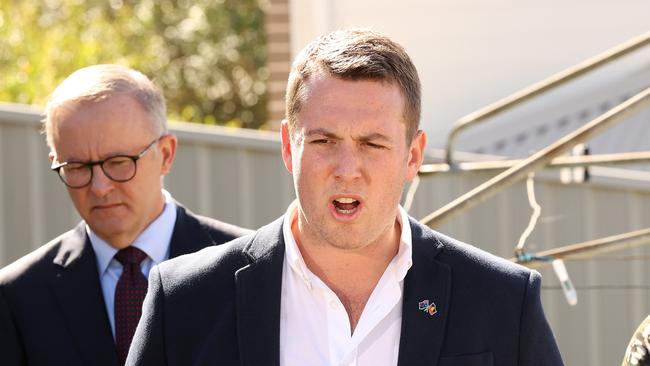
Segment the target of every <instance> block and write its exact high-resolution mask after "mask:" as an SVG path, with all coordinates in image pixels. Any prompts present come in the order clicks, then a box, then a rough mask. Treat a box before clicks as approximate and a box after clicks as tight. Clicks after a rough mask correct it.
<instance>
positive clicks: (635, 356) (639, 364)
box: [621, 315, 650, 366]
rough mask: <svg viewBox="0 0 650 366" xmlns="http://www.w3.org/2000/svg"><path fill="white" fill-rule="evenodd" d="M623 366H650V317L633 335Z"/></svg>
mask: <svg viewBox="0 0 650 366" xmlns="http://www.w3.org/2000/svg"><path fill="white" fill-rule="evenodd" d="M621 366H650V315H648V316H647V317H646V318H645V319H644V320H643V321H642V322H641V324H639V326H638V327H637V328H636V330H635V331H634V334H632V338H631V339H630V343H629V344H628V345H627V348H626V349H625V356H624V357H623V362H622V363H621Z"/></svg>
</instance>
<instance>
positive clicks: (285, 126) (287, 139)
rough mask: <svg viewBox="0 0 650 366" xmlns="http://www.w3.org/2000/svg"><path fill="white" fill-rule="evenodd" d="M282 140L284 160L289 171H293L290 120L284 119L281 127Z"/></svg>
mask: <svg viewBox="0 0 650 366" xmlns="http://www.w3.org/2000/svg"><path fill="white" fill-rule="evenodd" d="M280 132H281V134H280V141H281V142H282V160H283V161H284V166H285V167H286V168H287V170H288V171H289V173H293V161H292V156H291V132H289V121H287V120H286V119H284V120H282V127H281V128H280Z"/></svg>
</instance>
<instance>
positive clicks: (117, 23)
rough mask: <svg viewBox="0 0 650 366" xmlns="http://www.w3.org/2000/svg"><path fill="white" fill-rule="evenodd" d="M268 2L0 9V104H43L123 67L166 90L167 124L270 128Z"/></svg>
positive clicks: (79, 3) (1, 3) (49, 2)
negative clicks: (85, 77) (68, 86)
mask: <svg viewBox="0 0 650 366" xmlns="http://www.w3.org/2000/svg"><path fill="white" fill-rule="evenodd" d="M262 5H263V0H221V1H218V0H217V1H215V0H193V1H190V0H142V1H135V0H110V1H105V0H42V1H22V0H0V100H3V101H9V102H15V103H27V104H41V105H43V104H44V103H45V102H46V100H47V96H48V95H49V93H51V92H52V91H53V90H54V88H55V87H56V85H58V83H59V82H61V81H62V80H63V79H64V78H65V77H66V76H67V75H69V74H70V73H71V72H73V71H74V70H76V69H79V68H81V67H84V66H88V65H92V64H98V63H119V64H123V65H127V66H129V67H132V68H134V69H137V70H140V71H142V72H143V73H145V74H146V75H148V76H149V77H150V78H152V79H153V80H154V82H155V83H156V84H157V85H158V86H160V87H161V89H162V90H163V92H164V93H165V97H166V99H167V108H168V113H169V117H170V118H172V119H180V120H186V121H192V122H200V123H210V124H225V125H231V126H241V127H250V128H256V127H259V126H260V125H261V124H263V123H264V122H265V121H266V86H265V81H266V79H267V78H268V70H267V68H266V35H265V32H264V12H263V10H262Z"/></svg>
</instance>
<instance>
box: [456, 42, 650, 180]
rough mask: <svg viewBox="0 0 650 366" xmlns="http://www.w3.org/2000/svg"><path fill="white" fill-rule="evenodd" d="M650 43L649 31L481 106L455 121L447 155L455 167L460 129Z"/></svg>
mask: <svg viewBox="0 0 650 366" xmlns="http://www.w3.org/2000/svg"><path fill="white" fill-rule="evenodd" d="M648 43H650V32H646V33H644V34H642V35H640V36H637V37H635V38H633V39H631V40H629V41H627V42H625V43H622V44H620V45H618V46H616V47H613V48H611V49H609V50H607V51H605V52H603V53H601V54H599V55H597V56H595V57H592V58H590V59H587V60H585V61H583V62H581V63H579V64H577V65H575V66H573V67H570V68H568V69H566V70H563V71H561V72H559V73H557V74H555V75H553V76H550V77H548V78H546V79H544V80H542V81H540V82H538V83H536V84H533V85H531V86H529V87H527V88H524V89H522V90H520V91H518V92H516V93H514V94H512V95H509V96H507V97H505V98H503V99H501V100H499V101H497V102H495V103H493V104H490V105H488V106H486V107H484V108H481V109H479V110H478V111H476V112H473V113H470V114H468V115H466V116H464V117H462V118H461V119H459V120H458V121H456V123H455V124H454V127H453V128H452V130H451V132H450V133H449V137H448V139H447V154H446V161H447V164H449V165H450V166H452V167H453V166H454V161H453V144H454V142H455V140H456V138H457V137H458V134H460V132H461V131H462V130H464V129H466V128H468V127H470V126H473V125H475V124H477V123H478V122H481V121H483V120H485V119H487V118H489V117H492V116H494V115H496V114H498V113H501V112H503V111H505V110H508V109H510V108H512V107H514V106H516V105H519V104H521V103H523V102H525V101H526V100H529V99H531V98H532V97H534V96H536V95H539V94H542V93H544V92H546V91H547V90H549V89H552V88H554V87H556V86H558V85H561V84H564V83H566V82H569V81H571V80H573V79H576V78H578V77H579V76H582V75H583V74H585V73H587V72H589V71H591V70H593V69H595V68H598V67H599V66H601V65H603V64H606V63H609V62H611V61H614V60H616V59H618V58H620V57H622V56H624V55H626V54H628V53H631V52H633V51H636V50H637V49H639V48H641V47H643V46H645V45H647V44H648Z"/></svg>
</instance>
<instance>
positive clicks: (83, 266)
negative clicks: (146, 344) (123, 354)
mask: <svg viewBox="0 0 650 366" xmlns="http://www.w3.org/2000/svg"><path fill="white" fill-rule="evenodd" d="M53 265H54V267H55V271H56V274H55V276H54V277H53V280H52V281H53V283H52V288H53V292H54V296H55V297H56V298H57V300H58V302H59V306H60V310H61V312H62V313H63V316H64V318H65V320H66V323H67V324H68V327H69V332H70V334H71V336H72V338H73V340H74V342H75V345H76V348H77V350H78V351H79V353H80V355H81V358H82V361H83V363H85V364H93V365H100V364H101V365H103V364H106V365H116V364H117V353H116V351H115V346H114V340H113V334H112V332H111V329H110V323H109V321H108V316H107V315H106V306H105V305H104V296H103V294H102V291H101V285H100V282H99V276H98V273H97V263H96V260H95V253H94V251H93V249H92V246H91V245H90V240H89V239H88V238H87V236H86V231H85V227H84V225H83V224H80V225H79V226H77V227H76V228H75V229H74V230H73V231H71V232H70V235H69V236H67V237H66V238H64V239H62V240H61V247H60V249H59V252H58V253H57V255H56V257H55V258H54V261H53Z"/></svg>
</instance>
